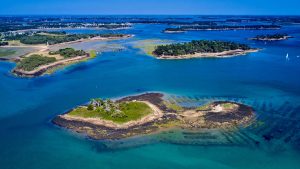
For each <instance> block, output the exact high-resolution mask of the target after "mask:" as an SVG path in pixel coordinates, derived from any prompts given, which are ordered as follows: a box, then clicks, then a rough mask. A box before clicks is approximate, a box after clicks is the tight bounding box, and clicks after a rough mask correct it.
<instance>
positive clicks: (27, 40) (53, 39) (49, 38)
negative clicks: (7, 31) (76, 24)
mask: <svg viewBox="0 0 300 169" xmlns="http://www.w3.org/2000/svg"><path fill="white" fill-rule="evenodd" d="M97 36H101V37H123V36H124V35H123V34H63V33H61V34H59V36H58V34H54V33H53V34H51V33H50V32H47V33H45V32H43V33H34V34H32V35H30V34H28V33H25V34H21V35H19V34H18V35H11V36H5V40H20V42H21V43H23V44H29V45H36V44H47V43H48V44H49V45H53V44H58V43H64V42H71V41H76V40H80V39H89V38H93V37H97Z"/></svg>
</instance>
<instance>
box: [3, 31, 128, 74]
mask: <svg viewBox="0 0 300 169" xmlns="http://www.w3.org/2000/svg"><path fill="white" fill-rule="evenodd" d="M130 37H132V35H127V34H66V33H65V32H34V33H29V32H27V33H24V34H9V35H6V36H5V37H4V40H5V42H3V44H4V46H2V48H6V49H8V50H6V51H9V49H10V48H14V47H22V48H36V50H35V51H32V52H30V53H27V54H25V55H22V56H19V57H15V58H11V59H10V60H11V61H13V62H16V63H17V66H16V67H15V68H14V69H13V70H12V73H13V74H15V75H17V76H22V77H35V76H41V75H44V74H46V73H52V72H53V71H54V70H56V69H57V68H60V67H63V66H66V65H69V64H73V63H76V62H81V61H84V60H87V59H90V58H94V57H96V55H97V52H96V51H95V50H89V51H83V50H76V49H74V48H71V47H63V46H65V45H67V44H68V45H71V44H75V43H82V42H89V41H107V40H118V39H124V38H130ZM52 47H53V48H55V49H56V50H57V51H52V50H53V49H52ZM51 49H52V50H51ZM6 53H7V52H6Z"/></svg>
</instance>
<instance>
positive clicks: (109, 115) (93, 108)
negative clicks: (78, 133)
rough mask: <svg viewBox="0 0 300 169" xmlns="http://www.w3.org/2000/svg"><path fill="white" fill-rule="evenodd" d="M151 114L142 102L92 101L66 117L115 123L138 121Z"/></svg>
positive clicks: (150, 110)
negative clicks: (96, 119)
mask: <svg viewBox="0 0 300 169" xmlns="http://www.w3.org/2000/svg"><path fill="white" fill-rule="evenodd" d="M150 113H152V109H151V108H150V107H149V106H148V105H147V104H146V103H143V102H121V103H117V102H114V101H111V100H109V99H108V100H102V99H93V100H92V101H91V102H90V103H89V105H88V106H87V107H78V108H76V109H74V110H73V111H71V112H70V113H69V114H68V115H71V116H79V117H84V118H101V119H104V120H110V121H113V122H115V123H125V122H128V121H132V120H138V119H140V118H142V117H144V116H146V115H148V114H150Z"/></svg>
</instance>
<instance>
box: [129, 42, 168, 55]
mask: <svg viewBox="0 0 300 169" xmlns="http://www.w3.org/2000/svg"><path fill="white" fill-rule="evenodd" d="M170 42H171V41H169V40H161V39H148V40H140V41H137V43H136V45H134V47H135V48H138V49H141V50H142V51H143V52H144V53H145V54H147V55H150V56H152V55H153V51H154V50H155V49H156V47H157V46H158V45H162V44H168V43H170Z"/></svg>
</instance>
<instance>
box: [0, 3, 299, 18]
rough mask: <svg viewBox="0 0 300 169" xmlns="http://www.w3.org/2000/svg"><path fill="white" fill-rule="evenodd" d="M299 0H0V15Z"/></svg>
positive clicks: (254, 8) (253, 8) (269, 9)
mask: <svg viewBox="0 0 300 169" xmlns="http://www.w3.org/2000/svg"><path fill="white" fill-rule="evenodd" d="M299 8H300V0H0V14H2V15H6V14H9V15H13V14H16V15H20V14H35V15H38V14H42V15H51V14H73V15H76V14H77V15H82V14H92V15H97V14H99V15H100V14H121V15H122V14H170V15H176V14H200V15H241V14H242V15H250V14H251V15H300V10H299Z"/></svg>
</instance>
